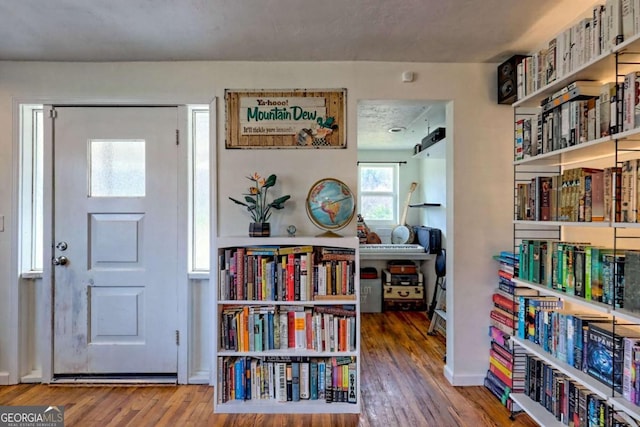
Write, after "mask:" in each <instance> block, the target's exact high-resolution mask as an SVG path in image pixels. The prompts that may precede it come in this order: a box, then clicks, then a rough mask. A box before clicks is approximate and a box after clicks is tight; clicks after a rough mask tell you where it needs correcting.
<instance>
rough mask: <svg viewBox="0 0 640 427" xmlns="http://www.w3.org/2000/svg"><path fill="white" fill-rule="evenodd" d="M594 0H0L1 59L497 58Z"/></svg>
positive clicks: (533, 42)
mask: <svg viewBox="0 0 640 427" xmlns="http://www.w3.org/2000/svg"><path fill="white" fill-rule="evenodd" d="M593 3H594V1H593V0H536V1H531V0H528V1H526V0H348V1H345V0H323V1H317V0H313V1H312V0H258V1H247V0H244V1H242V0H50V1H44V0H0V60H47V61H158V60H169V61H170V60H225V61H226V60H253V61H359V60H374V61H411V62H502V61H501V59H505V58H508V57H509V56H510V53H514V52H516V51H518V52H522V51H525V52H526V51H530V50H532V49H535V48H537V47H539V44H540V42H541V41H542V39H541V37H548V35H549V34H554V33H556V32H558V30H559V29H560V28H561V27H563V26H564V25H565V24H566V23H567V22H570V21H571V20H572V19H574V18H576V17H577V15H578V14H579V13H580V12H584V11H586V10H587V9H588V8H589V6H590V5H591V4H593Z"/></svg>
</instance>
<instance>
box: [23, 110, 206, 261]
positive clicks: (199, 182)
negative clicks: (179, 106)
mask: <svg viewBox="0 0 640 427" xmlns="http://www.w3.org/2000/svg"><path fill="white" fill-rule="evenodd" d="M19 123H20V147H21V149H20V215H21V216H20V218H21V219H20V227H21V232H20V237H21V242H20V248H21V254H20V255H21V256H20V270H21V272H22V273H27V272H41V271H42V268H43V265H42V263H43V259H42V248H43V239H44V237H43V167H44V164H43V158H42V155H43V144H44V137H43V127H44V114H43V106H42V105H35V104H34V105H32V104H21V105H20V116H19ZM188 139H189V147H190V153H189V171H190V179H189V200H190V204H191V206H190V212H189V213H190V226H189V231H190V242H191V254H190V255H191V256H190V258H191V262H190V270H191V271H198V272H207V271H208V270H209V107H208V106H192V107H189V135H188Z"/></svg>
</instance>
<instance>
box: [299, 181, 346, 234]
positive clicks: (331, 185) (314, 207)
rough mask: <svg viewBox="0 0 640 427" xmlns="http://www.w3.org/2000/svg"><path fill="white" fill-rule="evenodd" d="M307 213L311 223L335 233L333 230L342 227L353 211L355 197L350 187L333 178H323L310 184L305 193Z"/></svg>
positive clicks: (329, 232)
mask: <svg viewBox="0 0 640 427" xmlns="http://www.w3.org/2000/svg"><path fill="white" fill-rule="evenodd" d="M306 208H307V215H308V216H309V219H311V222H313V224H314V225H315V226H316V227H318V228H320V229H322V230H325V231H327V235H335V233H333V230H340V229H341V228H344V227H345V226H346V225H347V224H349V222H351V219H352V218H353V215H354V213H355V208H356V204H355V198H354V197H353V193H352V192H351V189H349V187H348V186H347V185H346V184H345V183H344V182H342V181H340V180H338V179H335V178H324V179H321V180H319V181H318V182H316V183H315V184H313V185H312V186H311V189H310V190H309V194H308V195H307V202H306Z"/></svg>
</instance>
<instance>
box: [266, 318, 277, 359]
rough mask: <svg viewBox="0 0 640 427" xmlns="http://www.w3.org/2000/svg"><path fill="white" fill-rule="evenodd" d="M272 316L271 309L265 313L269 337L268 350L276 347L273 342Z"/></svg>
mask: <svg viewBox="0 0 640 427" xmlns="http://www.w3.org/2000/svg"><path fill="white" fill-rule="evenodd" d="M273 316H274V313H273V312H272V311H270V312H269V313H267V333H268V337H269V348H268V349H269V350H273V349H275V348H276V345H275V342H274V337H273V330H274V329H273Z"/></svg>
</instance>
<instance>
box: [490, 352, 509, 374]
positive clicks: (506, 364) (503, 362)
mask: <svg viewBox="0 0 640 427" xmlns="http://www.w3.org/2000/svg"><path fill="white" fill-rule="evenodd" d="M489 355H490V356H491V357H493V358H494V359H495V360H496V361H498V362H499V363H500V364H501V365H502V366H504V367H505V368H507V369H508V370H510V371H513V363H511V362H510V361H508V360H507V359H505V358H504V357H503V356H502V355H501V354H500V353H498V352H497V351H495V350H494V349H493V348H492V349H491V350H489Z"/></svg>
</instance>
